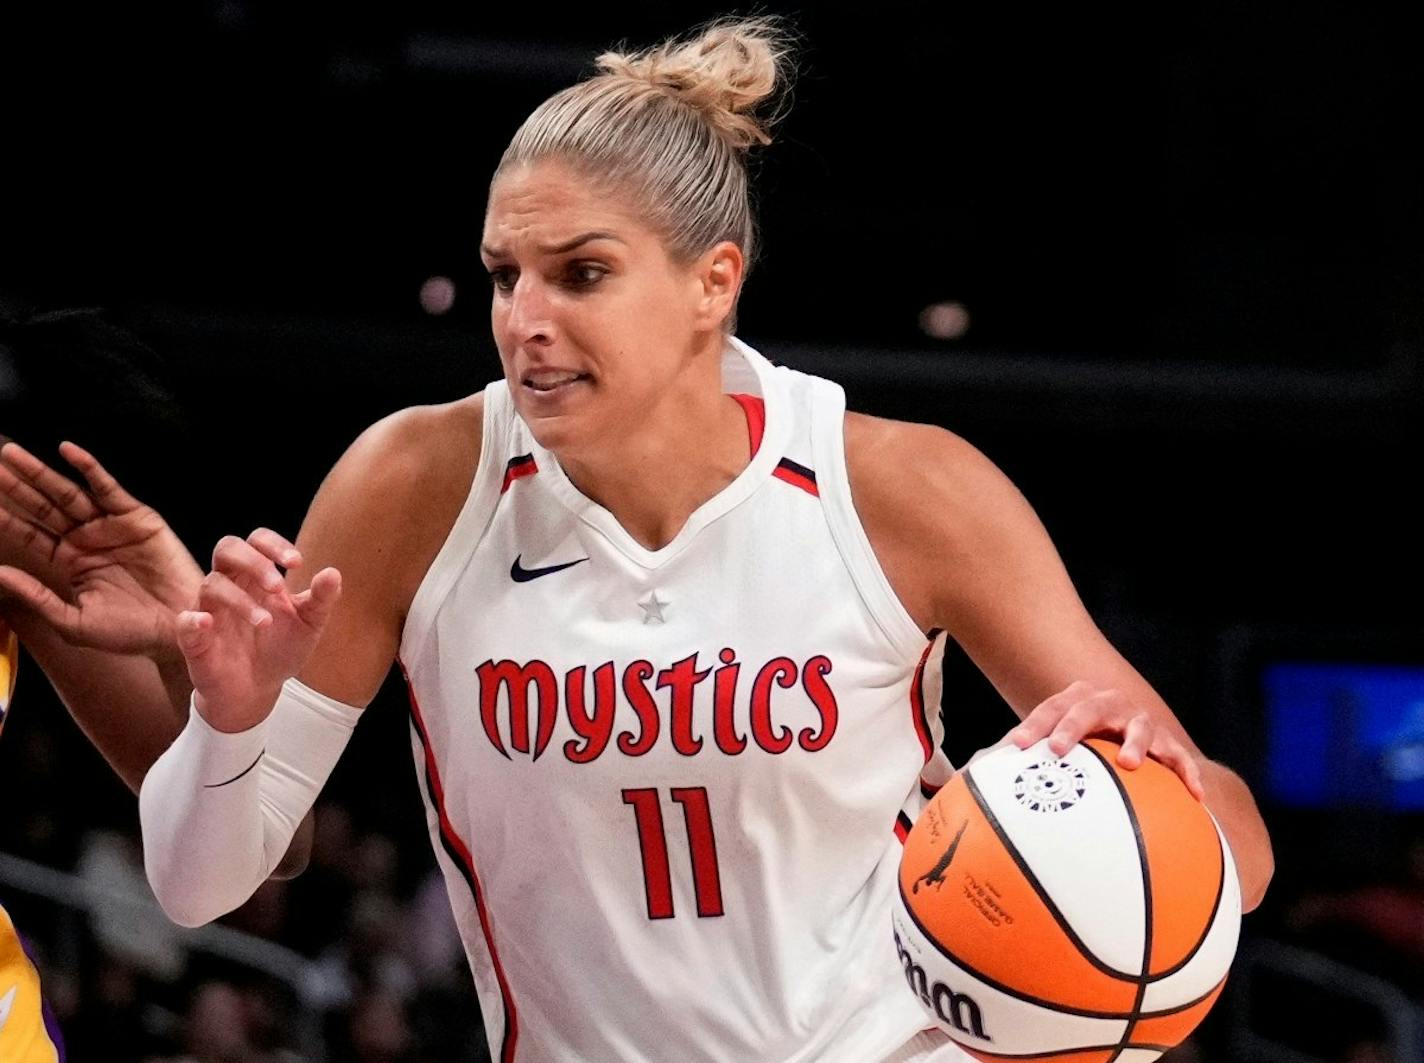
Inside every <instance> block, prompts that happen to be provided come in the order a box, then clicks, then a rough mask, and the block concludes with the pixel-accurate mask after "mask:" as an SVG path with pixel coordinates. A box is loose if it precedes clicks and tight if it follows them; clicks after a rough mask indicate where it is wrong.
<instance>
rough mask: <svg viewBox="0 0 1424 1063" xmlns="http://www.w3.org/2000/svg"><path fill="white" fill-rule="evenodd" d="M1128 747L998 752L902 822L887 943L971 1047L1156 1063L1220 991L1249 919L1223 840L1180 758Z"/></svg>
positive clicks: (1048, 1061) (989, 1052)
mask: <svg viewBox="0 0 1424 1063" xmlns="http://www.w3.org/2000/svg"><path fill="white" fill-rule="evenodd" d="M1118 749H1119V746H1118V744H1117V743H1115V742H1109V741H1103V740H1099V739H1089V740H1087V741H1086V742H1084V743H1082V744H1079V745H1076V746H1074V747H1073V748H1072V749H1070V750H1069V751H1068V752H1067V753H1066V754H1065V755H1064V756H1062V757H1059V756H1057V755H1056V754H1054V753H1053V752H1052V751H1051V750H1050V749H1049V748H1048V742H1047V741H1046V740H1044V741H1041V742H1038V743H1036V744H1035V745H1032V746H1030V747H1029V748H1028V749H1026V750H1020V749H1018V748H1016V747H1014V746H1004V747H1001V748H998V749H995V750H992V751H991V752H989V753H987V754H985V755H983V756H982V757H979V758H978V759H976V760H974V761H972V762H971V763H970V765H969V766H968V767H967V768H965V770H963V771H961V772H960V773H959V774H957V775H956V776H955V777H954V779H953V780H952V781H951V782H950V783H949V784H948V785H947V786H945V787H944V788H943V789H942V790H940V791H939V792H938V793H937V794H935V796H934V797H933V798H932V799H931V801H930V803H929V805H928V806H927V807H926V808H925V810H924V812H923V813H922V814H921V815H920V817H919V820H918V821H917V822H916V823H915V825H914V827H913V829H911V831H910V832H909V834H908V835H907V836H906V839H905V850H904V854H903V856H902V858H901V862H900V881H899V887H900V888H899V891H898V898H897V900H896V903H895V905H894V909H893V915H892V922H893V929H894V935H895V947H896V949H897V950H898V952H899V955H900V960H901V963H902V964H903V965H904V969H905V977H906V979H907V980H908V982H909V984H910V988H911V990H912V991H913V992H914V993H915V995H916V996H918V997H919V998H920V1000H921V1002H922V1003H923V1004H924V1005H925V1007H926V1009H927V1010H928V1011H929V1013H930V1014H931V1016H933V1018H934V1021H935V1022H936V1024H937V1025H938V1026H940V1027H941V1028H942V1029H943V1030H944V1031H945V1032H946V1033H947V1034H949V1035H950V1036H951V1037H952V1038H954V1040H955V1041H957V1042H958V1043H959V1044H960V1046H961V1047H963V1048H964V1049H965V1050H966V1051H967V1052H968V1053H969V1054H970V1055H971V1056H973V1057H974V1058H975V1059H980V1060H1007V1059H1015V1058H1022V1057H1024V1056H1032V1058H1033V1059H1034V1060H1035V1063H1108V1061H1109V1060H1114V1061H1117V1060H1121V1061H1122V1063H1146V1061H1147V1060H1152V1059H1156V1058H1157V1057H1158V1056H1159V1055H1161V1054H1162V1053H1163V1052H1165V1051H1166V1050H1167V1049H1169V1048H1171V1047H1172V1046H1173V1045H1175V1044H1177V1043H1178V1042H1180V1041H1181V1040H1182V1039H1183V1038H1185V1037H1186V1036H1187V1035H1188V1034H1189V1033H1190V1032H1191V1031H1192V1030H1193V1028H1195V1027H1196V1025H1197V1023H1199V1022H1200V1021H1201V1019H1202V1017H1203V1016H1204V1015H1205V1014H1206V1013H1207V1011H1208V1010H1209V1009H1210V1008H1211V1006H1212V1004H1213V1003H1215V1001H1216V998H1217V997H1218V995H1219V994H1220V993H1221V989H1222V986H1223V984H1224V983H1225V980H1226V973H1227V969H1228V967H1229V966H1230V964H1231V960H1232V957H1233V956H1234V955H1235V952H1236V941H1237V936H1238V933H1239V931H1240V923H1241V891H1240V886H1239V884H1238V882H1237V879H1236V868H1235V864H1234V862H1233V860H1232V857H1231V853H1230V850H1229V849H1228V847H1227V844H1226V839H1225V837H1224V836H1223V835H1222V833H1221V830H1220V828H1219V827H1218V826H1217V823H1216V821H1215V820H1214V819H1213V818H1212V816H1211V814H1210V813H1209V812H1208V811H1207V810H1206V808H1205V807H1204V806H1203V805H1202V804H1201V803H1200V802H1198V801H1197V800H1196V798H1194V797H1193V796H1192V795H1191V794H1190V793H1189V792H1188V791H1187V788H1186V786H1185V785H1183V783H1182V781H1181V780H1180V779H1179V778H1178V777H1177V776H1176V775H1175V774H1174V773H1173V772H1172V771H1171V770H1170V769H1168V768H1166V767H1164V766H1162V765H1161V764H1159V763H1157V762H1156V761H1154V760H1150V759H1149V760H1146V761H1145V762H1144V763H1143V764H1142V765H1141V767H1139V768H1137V769H1135V770H1131V771H1129V770H1127V769H1125V768H1121V767H1119V766H1118V764H1117V762H1116V761H1117V753H1118Z"/></svg>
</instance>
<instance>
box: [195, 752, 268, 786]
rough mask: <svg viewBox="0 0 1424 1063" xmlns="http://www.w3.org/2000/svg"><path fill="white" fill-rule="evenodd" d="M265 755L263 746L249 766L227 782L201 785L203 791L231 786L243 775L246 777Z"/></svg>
mask: <svg viewBox="0 0 1424 1063" xmlns="http://www.w3.org/2000/svg"><path fill="white" fill-rule="evenodd" d="M266 755H267V747H266V746H264V747H263V748H262V752H261V753H258V754H257V759H256V760H254V761H253V762H252V763H251V764H249V765H248V766H247V767H245V768H243V769H242V770H241V771H240V772H238V773H237V774H236V775H234V776H233V777H232V778H231V779H229V780H228V781H227V782H205V783H203V789H204V790H217V789H220V788H222V787H224V786H231V785H232V784H233V783H235V782H237V780H238V779H240V778H242V777H243V776H244V775H246V774H247V773H248V772H249V771H251V770H252V769H253V768H255V767H257V765H258V764H259V763H260V762H261V760H262V758H263V757H265V756H266Z"/></svg>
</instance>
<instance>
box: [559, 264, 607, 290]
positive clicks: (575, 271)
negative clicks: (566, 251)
mask: <svg viewBox="0 0 1424 1063" xmlns="http://www.w3.org/2000/svg"><path fill="white" fill-rule="evenodd" d="M607 275H608V269H607V268H606V267H604V266H600V265H599V264H598V263H596V262H571V263H569V268H568V269H567V270H566V271H565V272H564V283H565V284H567V285H568V286H569V287H570V288H591V287H593V286H594V285H595V284H597V283H598V282H599V281H601V280H602V279H603V278H604V277H606V276H607Z"/></svg>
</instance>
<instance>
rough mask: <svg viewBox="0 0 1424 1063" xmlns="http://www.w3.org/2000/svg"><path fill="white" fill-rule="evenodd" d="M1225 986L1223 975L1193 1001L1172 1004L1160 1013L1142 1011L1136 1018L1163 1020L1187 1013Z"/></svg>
mask: <svg viewBox="0 0 1424 1063" xmlns="http://www.w3.org/2000/svg"><path fill="white" fill-rule="evenodd" d="M1225 984H1226V976H1225V975H1223V976H1222V978H1221V981H1219V982H1217V983H1216V985H1214V986H1212V987H1211V988H1210V989H1208V990H1207V991H1206V992H1205V993H1203V994H1202V995H1201V996H1199V997H1196V998H1195V999H1193V1000H1189V1001H1187V1002H1186V1003H1185V1004H1173V1005H1172V1006H1171V1007H1170V1008H1163V1009H1162V1010H1161V1011H1144V1012H1142V1014H1140V1015H1139V1016H1138V1018H1139V1019H1165V1018H1166V1017H1167V1016H1168V1015H1176V1014H1178V1013H1180V1012H1183V1011H1187V1010H1188V1009H1190V1008H1194V1007H1196V1006H1197V1005H1198V1004H1200V1003H1201V1002H1202V1001H1203V1000H1205V999H1206V998H1207V997H1209V996H1211V995H1212V994H1213V993H1215V992H1216V991H1217V990H1218V989H1220V988H1221V987H1222V986H1224V985H1225Z"/></svg>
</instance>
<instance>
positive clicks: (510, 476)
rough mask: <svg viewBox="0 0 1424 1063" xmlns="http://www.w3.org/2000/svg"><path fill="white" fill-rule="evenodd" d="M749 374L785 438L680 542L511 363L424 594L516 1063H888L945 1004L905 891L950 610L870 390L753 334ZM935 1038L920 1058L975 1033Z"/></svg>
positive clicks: (432, 815) (465, 851)
mask: <svg viewBox="0 0 1424 1063" xmlns="http://www.w3.org/2000/svg"><path fill="white" fill-rule="evenodd" d="M723 378H724V389H725V390H726V391H728V392H732V393H745V394H751V395H755V396H760V397H761V398H762V399H763V401H764V410H765V434H764V437H763V439H762V441H761V444H760V447H759V448H758V449H757V451H756V453H755V454H754V455H753V458H752V460H751V462H750V464H749V465H748V466H747V468H746V469H745V470H744V471H743V472H742V473H741V474H740V475H739V476H738V477H737V478H736V479H735V480H734V481H733V482H732V483H731V484H729V485H728V486H727V487H726V488H725V489H724V490H723V491H721V492H720V493H719V494H717V495H716V496H715V497H713V498H711V499H709V500H708V501H707V502H706V503H705V504H704V505H703V506H702V507H701V508H699V509H698V510H697V511H696V512H695V513H694V514H693V515H692V517H691V518H690V519H689V520H688V522H687V525H686V526H685V527H684V528H683V529H682V531H681V532H680V533H679V534H678V535H677V537H676V538H675V539H673V541H672V542H670V543H668V544H667V545H666V546H665V547H663V548H662V549H660V550H648V549H646V548H645V547H643V546H641V545H640V544H639V543H637V542H636V541H635V540H634V539H633V538H632V537H631V536H629V535H628V534H627V532H625V531H624V530H623V528H622V527H621V526H620V525H619V524H618V523H617V521H616V520H615V519H614V518H613V516H612V514H611V513H609V512H608V511H607V510H605V509H603V508H602V507H600V506H599V505H597V504H596V503H594V502H592V501H590V500H589V499H588V498H587V497H585V496H584V495H582V494H581V493H580V492H579V491H578V490H577V488H575V487H574V486H573V484H572V483H571V482H570V481H569V480H568V479H567V478H566V477H565V476H564V474H563V472H562V471H561V470H560V468H559V465H558V462H557V461H556V460H555V459H554V456H553V455H552V454H551V453H549V452H548V451H546V450H544V449H543V448H541V447H540V446H539V444H538V443H537V442H535V440H534V438H533V436H532V435H531V434H530V432H529V429H528V427H527V426H526V425H525V424H524V423H523V421H521V420H520V418H519V417H518V415H517V414H516V413H515V411H514V406H513V403H512V401H511V398H510V395H509V391H508V388H507V386H506V385H505V384H504V383H503V382H498V383H494V384H491V385H489V387H488V388H486V389H485V407H484V437H483V451H482V453H481V457H480V462H479V468H478V471H477V472H476V475H475V479H474V483H473V486H472V489H471V492H470V495H469V497H468V499H467V500H466V502H465V505H464V508H463V510H462V511H461V513H460V515H459V517H458V519H457V520H456V522H455V525H454V527H453V528H452V530H451V532H450V535H449V538H448V540H447V541H446V542H445V544H444V546H443V548H442V549H441V551H440V553H439V555H438V556H437V557H436V559H435V561H434V563H433V564H432V566H431V568H430V571H429V572H428V573H427V575H426V577H425V580H424V582H423V583H422V584H421V587H420V589H419V591H418V593H417V594H416V597H415V600H414V602H413V603H412V606H411V611H410V615H409V618H408V621H407V624H406V628H405V633H404V637H403V640H402V643H401V663H402V666H403V668H404V669H405V671H406V676H407V681H408V683H409V686H410V694H411V724H412V726H411V731H412V748H413V751H414V753H415V758H416V767H417V771H418V773H419V776H420V782H421V790H422V793H423V795H424V798H425V802H426V812H427V819H428V822H429V827H430V833H431V839H432V842H433V843H434V846H435V851H436V857H437V859H438V861H439V864H440V867H441V869H442V871H443V872H444V875H445V879H446V883H447V885H448V888H449V892H450V897H451V900H452V903H453V907H454V911H455V918H456V922H457V923H458V925H459V928H460V933H461V936H462V938H463V940H464V945H465V950H466V952H467V954H468V956H469V961H470V966H471V968H472V970H473V973H474V979H475V985H476V987H477V989H478V992H479V999H480V1004H481V1007H482V1009H483V1012H484V1018H485V1028H486V1031H487V1033H488V1036H489V1041H490V1048H491V1052H492V1054H493V1055H494V1057H495V1058H496V1059H498V1060H502V1061H504V1063H509V1061H512V1060H520V1061H523V1060H528V1061H544V1060H552V1061H559V1063H565V1061H567V1063H573V1061H578V1063H589V1061H598V1063H602V1061H615V1060H616V1061H637V1063H644V1061H646V1063H670V1061H676V1063H697V1061H703V1060H707V1061H712V1060H716V1061H738V1063H741V1061H762V1060H766V1061H773V1060H774V1061H792V1060H795V1061H812V1060H817V1061H844V1063H867V1061H873V1060H881V1059H885V1058H887V1057H888V1056H890V1055H891V1054H892V1053H895V1052H896V1050H897V1049H898V1048H900V1046H903V1045H905V1044H906V1042H908V1041H910V1040H911V1039H912V1038H914V1037H915V1036H916V1035H917V1033H918V1032H919V1031H921V1030H922V1029H924V1028H925V1027H926V1026H929V1025H930V1023H929V1022H928V1021H927V1019H926V1016H925V1013H924V1011H923V1010H922V1009H921V1007H920V1004H919V1003H918V1002H917V1001H916V1000H915V999H914V997H913V996H912V995H911V993H910V992H909V990H908V988H907V986H906V978H905V974H904V969H903V968H902V967H901V965H900V959H899V957H898V955H897V952H896V948H895V942H894V941H893V938H892V932H891V925H890V899H891V896H892V894H893V891H894V890H895V889H896V871H897V867H898V860H899V855H900V851H901V838H902V837H903V834H904V832H905V831H906V830H907V829H908V827H909V825H910V823H911V822H912V820H913V818H914V816H915V815H916V814H917V813H918V811H919V809H920V808H921V807H922V805H923V804H924V802H925V800H926V796H927V795H928V794H929V793H932V792H933V789H934V788H936V784H942V783H943V782H945V781H946V780H947V779H948V777H949V775H950V770H951V769H950V767H949V765H948V763H947V761H945V759H944V757H943V754H942V753H939V752H938V749H939V739H940V737H941V730H940V723H939V719H938V715H939V714H938V712H937V706H938V704H939V665H940V658H941V654H940V650H941V649H942V645H943V643H942V639H943V636H940V637H938V638H934V639H929V640H927V639H926V636H925V634H924V633H922V632H921V631H919V630H918V629H917V627H916V626H915V624H914V622H913V621H912V620H911V618H910V617H909V615H908V614H907V613H906V612H905V610H904V608H903V606H902V605H901V604H900V603H899V601H898V600H897V598H896V597H895V595H894V593H893V592H892V590H891V588H890V585H889V583H888V582H887V580H886V578H885V576H884V574H883V573H882V571H881V569H880V567H879V565H878V564H877V562H876V560H875V558H874V556H873V554H872V552H871V548H870V544H869V542H868V540H867V539H866V536H865V532H864V531H863V529H862V528H861V525H860V523H859V521H858V519H857V518H856V515H855V511H854V509H853V508H852V505H851V498H850V489H849V484H848V479H847V475H846V466H845V450H844V442H843V435H842V427H843V421H844V396H843V393H842V392H841V389H840V388H839V387H837V386H836V385H834V384H831V383H829V382H827V381H824V380H819V379H816V378H814V377H810V376H806V375H803V374H801V373H797V372H793V371H791V370H788V369H784V368H781V369H778V368H773V367H772V366H771V365H770V363H768V362H767V361H766V360H765V359H763V358H762V357H761V356H760V355H758V354H756V353H755V352H754V351H752V350H751V349H750V348H749V347H747V346H746V345H744V344H742V343H740V342H739V341H736V340H733V341H731V342H730V344H729V347H728V350H727V352H726V354H725V355H724V359H723ZM917 1043H919V1044H927V1045H929V1046H930V1047H929V1048H928V1049H926V1050H925V1051H921V1052H918V1053H910V1054H904V1053H901V1054H899V1055H897V1058H915V1059H926V1058H934V1059H935V1060H940V1059H955V1060H958V1059H963V1058H965V1057H963V1056H962V1055H960V1054H959V1053H958V1050H957V1049H955V1048H953V1047H952V1046H951V1045H949V1043H948V1042H947V1041H944V1040H942V1039H941V1038H940V1037H939V1035H934V1037H926V1038H921V1039H920V1041H919V1042H917ZM936 1046H942V1047H936ZM926 1053H928V1054H926Z"/></svg>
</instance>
